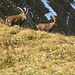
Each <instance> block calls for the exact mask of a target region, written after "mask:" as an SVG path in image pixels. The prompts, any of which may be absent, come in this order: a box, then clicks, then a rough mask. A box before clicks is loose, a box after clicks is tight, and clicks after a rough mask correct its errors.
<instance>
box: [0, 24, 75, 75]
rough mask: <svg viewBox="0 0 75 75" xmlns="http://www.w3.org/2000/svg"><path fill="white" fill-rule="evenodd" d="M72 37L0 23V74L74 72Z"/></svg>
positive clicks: (69, 74)
mask: <svg viewBox="0 0 75 75" xmlns="http://www.w3.org/2000/svg"><path fill="white" fill-rule="evenodd" d="M74 44H75V36H64V35H61V34H59V33H56V34H54V33H46V32H44V31H43V32H41V31H34V30H31V29H22V28H20V27H19V26H13V27H8V26H6V25H5V24H2V23H0V75H11V74H13V75H19V74H21V75H74V74H75V46H74Z"/></svg>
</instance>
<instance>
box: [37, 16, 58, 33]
mask: <svg viewBox="0 0 75 75" xmlns="http://www.w3.org/2000/svg"><path fill="white" fill-rule="evenodd" d="M51 16H52V17H53V20H54V22H51V23H39V24H37V25H36V27H37V28H38V30H41V31H47V32H50V31H51V30H52V29H53V27H54V26H57V24H56V18H55V16H54V15H51Z"/></svg>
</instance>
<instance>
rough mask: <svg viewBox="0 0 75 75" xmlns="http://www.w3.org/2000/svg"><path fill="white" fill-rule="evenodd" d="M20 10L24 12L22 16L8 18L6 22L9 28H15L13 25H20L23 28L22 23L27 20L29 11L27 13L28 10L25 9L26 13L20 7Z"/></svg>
mask: <svg viewBox="0 0 75 75" xmlns="http://www.w3.org/2000/svg"><path fill="white" fill-rule="evenodd" d="M18 9H20V10H21V11H22V13H21V14H18V15H12V16H8V17H7V18H6V22H7V24H8V26H13V25H20V26H21V25H22V23H23V22H24V21H25V20H26V18H27V17H26V16H27V13H28V9H27V11H26V8H25V7H24V10H25V12H26V13H25V12H24V11H23V10H22V9H21V8H20V7H18Z"/></svg>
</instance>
